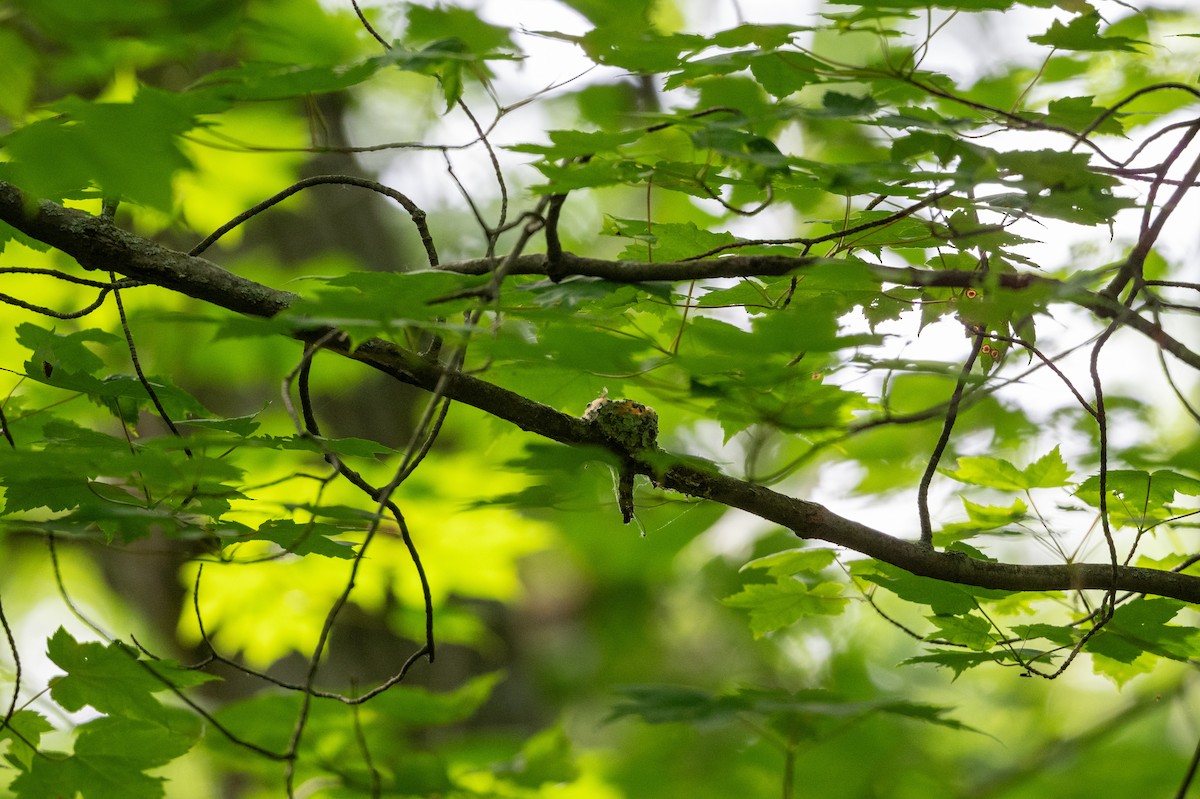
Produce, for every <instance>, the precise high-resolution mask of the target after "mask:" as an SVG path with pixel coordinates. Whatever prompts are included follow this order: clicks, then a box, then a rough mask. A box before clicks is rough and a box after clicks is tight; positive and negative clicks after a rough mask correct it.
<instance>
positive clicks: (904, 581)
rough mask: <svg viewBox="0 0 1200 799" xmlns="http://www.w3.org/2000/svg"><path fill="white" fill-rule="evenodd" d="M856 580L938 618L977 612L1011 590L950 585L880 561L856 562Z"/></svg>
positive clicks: (852, 567) (1008, 593)
mask: <svg viewBox="0 0 1200 799" xmlns="http://www.w3.org/2000/svg"><path fill="white" fill-rule="evenodd" d="M850 571H851V574H853V575H854V576H855V577H859V578H861V579H864V580H867V581H869V582H872V583H875V584H876V585H878V586H881V587H883V588H886V589H887V590H889V591H891V592H892V593H893V594H895V595H896V596H898V597H900V598H901V599H903V600H905V601H907V602H913V603H916V604H918V605H928V606H929V607H930V608H931V609H932V610H933V612H934V614H935V615H937V616H965V615H966V614H968V613H970V612H971V611H973V610H975V609H976V608H977V607H978V606H979V603H980V601H981V600H994V599H1003V598H1005V597H1008V596H1011V595H1012V592H1011V591H997V590H993V589H988V588H975V587H974V586H969V585H961V584H959V583H949V582H946V581H944V580H935V579H933V578H932V577H918V576H917V575H915V574H911V573H909V572H906V571H904V570H903V569H901V568H899V567H896V566H892V565H890V564H887V563H882V562H880V561H865V560H864V561H855V562H854V563H853V564H852V565H851V567H850Z"/></svg>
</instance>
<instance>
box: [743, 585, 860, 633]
mask: <svg viewBox="0 0 1200 799" xmlns="http://www.w3.org/2000/svg"><path fill="white" fill-rule="evenodd" d="M841 593H842V586H841V585H840V584H838V583H818V584H817V585H815V586H813V587H812V588H809V587H808V586H807V585H805V584H804V583H802V582H800V581H799V580H796V579H793V578H791V577H784V578H782V579H780V580H778V581H776V582H774V583H754V584H751V585H747V586H746V587H745V588H743V589H742V590H741V591H740V592H739V593H737V594H734V595H733V596H730V597H726V598H725V599H724V600H722V602H724V603H725V604H726V605H729V606H730V607H734V608H742V609H744V610H749V611H750V629H751V631H752V632H753V633H754V637H755V638H761V637H763V636H764V635H766V634H767V633H770V632H774V631H775V630H778V629H781V628H783V627H787V626H788V625H791V624H794V623H795V622H797V621H799V620H800V619H802V618H804V617H805V616H813V615H823V616H837V615H839V614H840V613H841V612H842V611H843V610H845V608H846V604H847V603H848V602H849V600H848V599H845V598H844V597H842V596H841Z"/></svg>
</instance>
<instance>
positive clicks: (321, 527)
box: [249, 519, 355, 560]
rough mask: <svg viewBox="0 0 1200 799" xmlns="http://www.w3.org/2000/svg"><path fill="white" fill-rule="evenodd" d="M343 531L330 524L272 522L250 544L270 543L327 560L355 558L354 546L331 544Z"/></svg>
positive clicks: (264, 525)
mask: <svg viewBox="0 0 1200 799" xmlns="http://www.w3.org/2000/svg"><path fill="white" fill-rule="evenodd" d="M342 532H343V530H341V529H340V528H338V527H335V526H334V525H332V524H323V523H321V522H307V523H305V524H300V523H297V522H293V521H289V520H286V519H272V520H271V521H269V522H267V523H265V524H263V525H262V526H261V527H259V528H258V531H257V532H256V533H255V534H254V535H253V536H251V537H250V539H249V540H251V541H271V542H272V543H275V544H278V545H279V546H280V547H282V548H283V549H284V550H285V551H287V552H290V553H292V554H293V555H321V556H323V557H326V558H341V559H343V560H351V559H353V558H354V553H355V550H354V546H353V545H352V544H350V543H348V542H344V541H331V540H329V539H330V537H331V536H335V535H339V534H341V533H342Z"/></svg>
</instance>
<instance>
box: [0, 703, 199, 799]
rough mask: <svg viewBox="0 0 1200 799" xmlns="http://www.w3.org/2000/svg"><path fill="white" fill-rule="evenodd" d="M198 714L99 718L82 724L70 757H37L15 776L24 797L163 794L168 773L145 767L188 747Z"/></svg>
mask: <svg viewBox="0 0 1200 799" xmlns="http://www.w3.org/2000/svg"><path fill="white" fill-rule="evenodd" d="M200 731H201V725H200V721H199V719H197V718H196V717H195V716H193V715H191V714H190V713H185V712H183V711H180V710H171V711H169V712H166V713H165V714H164V715H163V717H162V720H161V722H159V723H155V722H151V721H145V720H141V719H129V718H100V719H96V720H94V721H89V722H87V723H86V724H83V725H81V726H80V727H79V731H78V737H77V738H76V740H75V751H74V754H72V755H71V756H69V757H56V756H55V754H54V753H51V754H50V755H49V756H48V757H40V758H35V759H34V761H33V766H32V768H31V769H30V770H29V771H27V772H25V773H24V774H22V775H21V776H19V777H17V779H16V780H14V781H13V784H12V788H13V790H14V791H15V792H16V795H17V797H20V799H43V798H44V797H50V796H63V797H66V796H72V797H73V796H76V795H77V794H82V795H83V796H84V797H86V799H122V797H126V798H128V799H158V798H159V797H162V796H163V795H164V792H163V779H162V778H161V777H152V776H149V775H148V774H146V771H148V770H150V769H154V768H157V767H160V766H164V765H166V764H167V763H169V762H171V761H172V760H174V759H176V758H178V757H180V756H181V755H183V754H184V753H186V752H187V751H188V750H189V749H190V748H191V747H192V745H193V744H194V743H195V742H196V740H197V739H198V738H199V736H200Z"/></svg>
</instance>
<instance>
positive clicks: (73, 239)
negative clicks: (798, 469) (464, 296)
mask: <svg viewBox="0 0 1200 799" xmlns="http://www.w3.org/2000/svg"><path fill="white" fill-rule="evenodd" d="M0 220H3V221H5V222H7V223H8V224H10V225H12V226H13V227H14V228H16V229H18V230H20V231H21V232H22V233H24V234H26V235H28V236H31V237H32V238H35V239H37V240H39V241H41V242H44V243H46V244H49V245H50V246H52V247H55V248H57V249H59V250H61V251H62V252H64V253H66V254H68V255H70V256H72V257H73V258H75V259H76V260H77V261H79V263H80V264H81V265H82V266H83V267H84V268H86V269H103V270H108V269H112V270H113V271H116V272H120V273H122V274H125V275H127V276H129V277H132V278H136V279H138V280H142V281H144V282H147V283H154V284H156V285H159V286H162V287H163V288H168V289H172V290H174V291H178V292H180V293H183V294H186V295H188V296H190V297H194V298H196V299H199V300H203V301H205V302H208V303H211V304H213V305H215V306H219V307H222V308H226V309H228V310H231V311H235V312H238V313H243V314H249V315H253V316H261V317H270V316H274V315H275V314H277V313H279V312H280V311H282V310H284V309H285V308H287V307H288V306H289V305H290V304H291V303H292V302H293V301H294V300H296V299H297V296H296V295H295V294H292V293H290V292H286V291H279V290H277V289H273V288H271V287H269V286H264V285H262V284H260V283H256V282H254V281H252V280H248V279H246V278H242V277H239V276H237V275H234V274H232V273H230V272H227V271H226V270H224V269H222V268H221V267H219V266H217V265H216V264H214V263H212V262H210V261H207V260H205V259H203V258H197V257H191V256H188V255H186V254H184V253H180V252H176V251H174V250H170V249H168V248H166V247H163V246H161V245H159V244H157V243H155V242H152V241H149V240H147V239H144V238H141V237H139V236H135V235H133V234H131V233H127V232H125V231H122V230H120V229H119V228H117V227H115V226H113V225H112V224H111V223H109V222H108V221H106V220H104V219H101V218H99V217H94V216H91V215H89V214H87V213H85V212H83V211H79V210H75V209H69V208H64V207H62V206H59V205H55V204H54V203H50V202H45V201H42V202H34V201H31V200H29V199H28V198H27V197H26V195H25V194H24V193H23V192H21V191H20V190H19V189H17V188H16V187H14V186H12V185H10V184H7V183H4V182H0ZM562 257H563V259H564V260H565V262H566V263H565V266H566V267H567V269H568V270H569V271H572V272H574V273H575V274H592V275H594V276H596V277H606V278H608V279H614V280H622V281H636V280H684V279H694V278H695V279H698V278H702V277H739V276H747V270H748V269H749V268H750V266H751V264H753V265H754V267H755V270H756V271H755V272H754V274H759V275H773V274H787V273H789V272H792V271H795V270H796V269H801V268H803V267H804V266H806V265H809V264H812V263H815V262H817V261H818V259H815V258H807V259H806V258H781V257H773V256H753V257H751V256H733V257H730V258H722V259H718V260H714V261H703V262H681V263H668V264H643V263H635V262H612V261H600V260H596V259H588V258H579V257H578V256H574V255H569V254H568V253H563V254H562ZM483 264H491V265H492V266H494V265H495V262H494V261H486V262H465V263H463V264H456V265H451V266H450V267H448V268H452V269H455V271H463V272H471V271H473V270H474V269H475V268H479V269H480V271H481V272H482V271H486V269H485V268H484V267H483V266H482V265H483ZM547 265H548V264H547V261H546V259H545V257H544V256H521V257H520V258H517V259H516V261H515V263H514V268H513V270H512V271H513V272H514V273H526V274H528V273H531V272H539V270H540V269H544V268H546V266H547ZM877 269H878V270H879V271H878V272H877V275H880V276H886V277H883V279H885V280H886V281H888V282H903V283H905V284H907V285H932V284H934V283H930V282H919V281H937V283H936V285H974V284H975V283H976V282H979V281H980V280H981V278H980V277H979V276H978V275H977V274H975V273H971V272H933V271H926V270H915V269H895V268H891V267H878V268H877ZM539 273H540V272H539ZM905 276H907V278H906V279H904V280H895V278H900V277H905ZM997 277H998V278H999V280H1000V284H1001V285H1008V286H1009V287H1011V288H1020V287H1022V286H1026V285H1031V284H1033V283H1036V282H1046V281H1047V279H1046V278H1040V277H1035V276H1030V275H1001V276H997ZM909 281H912V282H909ZM1049 282H1051V283H1056V284H1057V285H1059V286H1063V287H1066V285H1067V284H1064V283H1060V282H1058V281H1049ZM1093 296H1094V295H1093ZM1080 304H1083V303H1080ZM1085 307H1087V306H1085ZM1096 309H1099V310H1097V313H1101V311H1108V310H1109V306H1108V304H1107V303H1103V302H1101V301H1099V300H1097V301H1096ZM1129 313H1130V317H1131V318H1135V319H1140V318H1141V317H1138V316H1137V315H1136V314H1132V312H1129ZM1111 315H1112V316H1116V315H1117V314H1116V312H1115V311H1113V312H1112V314H1111ZM1121 321H1122V322H1127V323H1128V320H1127V319H1125V318H1122V319H1121ZM1143 321H1145V320H1143ZM1131 326H1133V325H1132V324H1131ZM1154 329H1155V330H1157V327H1156V326H1154ZM328 333H329V331H307V332H303V331H302V332H298V333H297V334H296V335H297V337H299V338H303V339H314V338H318V337H321V336H323V335H324V336H327V335H328ZM1158 334H1159V335H1163V336H1165V334H1161V331H1158ZM1156 340H1159V342H1160V343H1162V340H1161V339H1156ZM1180 346H1181V347H1182V345H1180ZM324 348H325V349H326V350H327V351H332V352H337V353H339V354H341V355H344V356H346V357H348V358H352V359H354V360H356V361H359V362H361V363H364V364H366V365H369V366H371V367H374V368H376V369H378V370H380V371H382V372H384V373H386V374H388V375H391V376H392V377H394V378H396V379H397V380H400V381H402V382H405V383H408V384H410V385H413V386H417V387H419V388H422V389H425V390H427V391H434V390H436V389H438V388H439V387H440V390H441V391H442V394H443V396H445V397H447V398H449V399H452V400H454V401H456V402H462V403H464V404H466V405H471V406H473V407H475V408H478V409H479V410H482V411H484V412H485V413H488V414H491V415H493V416H495V417H497V418H500V419H504V420H506V421H508V422H510V423H512V424H514V425H516V426H517V427H520V428H521V429H522V430H526V431H529V432H531V433H535V434H537V435H540V436H543V437H545V438H548V439H551V440H554V441H558V442H560V443H562V444H567V445H570V446H589V445H590V446H601V447H609V448H611V447H612V444H611V442H608V441H607V440H606V439H604V438H603V437H602V436H601V435H600V434H599V432H598V431H597V430H596V429H595V427H594V426H593V425H591V424H589V423H588V422H585V421H584V420H583V419H581V418H579V417H576V416H571V415H568V414H565V413H562V412H560V411H558V410H556V409H554V408H551V407H549V406H546V405H542V404H541V403H538V402H535V401H533V400H531V399H529V398H528V397H524V396H522V395H520V394H517V393H516V392H513V391H510V390H508V389H505V388H501V387H500V386H497V385H494V384H492V383H488V382H487V381H484V380H481V379H479V378H477V377H473V376H471V375H466V374H462V373H458V372H447V371H446V370H445V369H444V368H443V366H442V365H441V364H438V363H436V362H434V361H431V360H427V359H424V358H422V357H420V356H419V355H417V354H416V353H414V352H411V351H409V350H405V349H403V348H401V347H399V346H397V345H396V344H393V343H391V342H387V341H383V340H380V339H371V340H368V341H365V342H362V343H360V344H358V345H357V346H353V345H352V344H351V342H350V339H349V337H348V336H334V337H332V338H331V339H330V340H329V341H327V343H326V344H325V345H324ZM1188 352H1190V351H1188ZM1193 357H1195V356H1194V355H1193ZM1184 360H1186V359H1184ZM1196 360H1197V361H1200V359H1196ZM1189 362H1191V361H1189ZM618 454H620V455H623V456H627V457H629V458H630V460H631V462H632V464H633V467H634V468H635V469H636V470H637V471H638V472H639V473H642V474H646V475H649V476H650V477H651V478H652V479H654V480H655V481H656V482H657V483H658V484H659V485H661V486H662V487H664V488H667V489H670V490H672V491H678V492H680V493H683V494H687V495H689V496H693V497H699V498H703V499H708V500H712V501H714V502H718V503H721V504H723V505H726V506H728V507H731V508H738V509H740V510H744V511H746V512H748V513H751V514H753V515H755V516H758V517H760V518H763V519H766V520H768V521H772V522H775V523H776V524H779V525H781V526H783V527H786V528H788V529H790V530H792V531H793V532H795V534H796V535H797V536H799V537H801V538H809V539H820V540H822V541H826V542H828V543H831V544H834V545H836V546H840V547H845V548H846V549H849V550H853V551H856V552H860V553H862V554H864V555H867V556H870V557H873V558H877V559H879V560H882V561H885V562H887V563H891V564H893V565H895V566H898V567H900V568H902V569H906V570H907V571H910V572H912V573H913V574H917V575H921V576H925V577H933V578H937V579H940V580H946V581H949V582H954V583H960V584H964V585H973V586H978V587H981V588H992V589H1003V590H1009V591H1072V590H1081V589H1098V590H1106V589H1111V588H1115V589H1116V590H1119V591H1132V592H1136V593H1145V594H1154V595H1158V596H1165V597H1172V598H1175V599H1180V600H1184V601H1187V602H1196V603H1200V577H1193V576H1189V575H1184V574H1180V573H1178V572H1171V571H1160V570H1157V569H1146V568H1138V567H1131V566H1117V567H1116V568H1115V579H1114V567H1113V565H1112V564H1109V563H1103V564H1059V565H1021V564H1013V563H997V562H993V561H984V560H978V559H974V558H969V557H967V556H965V555H963V554H961V553H956V552H937V551H935V550H933V549H930V548H928V547H924V546H921V545H920V544H918V543H917V542H916V541H911V540H904V539H901V538H897V537H896V536H893V535H889V534H886V533H883V532H880V531H879V530H874V529H872V528H870V527H867V526H865V525H862V524H859V523H858V522H855V521H853V520H851V519H846V518H843V517H841V516H838V515H837V514H835V513H833V512H832V511H830V510H828V509H827V508H825V507H823V506H821V505H818V504H816V503H814V502H809V501H807V500H803V499H797V498H794V497H789V496H785V495H783V494H780V493H778V492H776V491H772V490H771V489H769V488H767V487H765V486H762V485H757V484H754V483H748V482H746V481H743V480H738V479H736V478H733V477H729V476H726V475H723V474H719V473H715V472H711V471H708V470H705V469H703V468H700V467H697V466H695V465H693V464H692V463H690V462H688V461H687V460H685V459H682V458H675V457H672V456H670V455H668V454H667V453H663V452H641V453H618Z"/></svg>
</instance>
